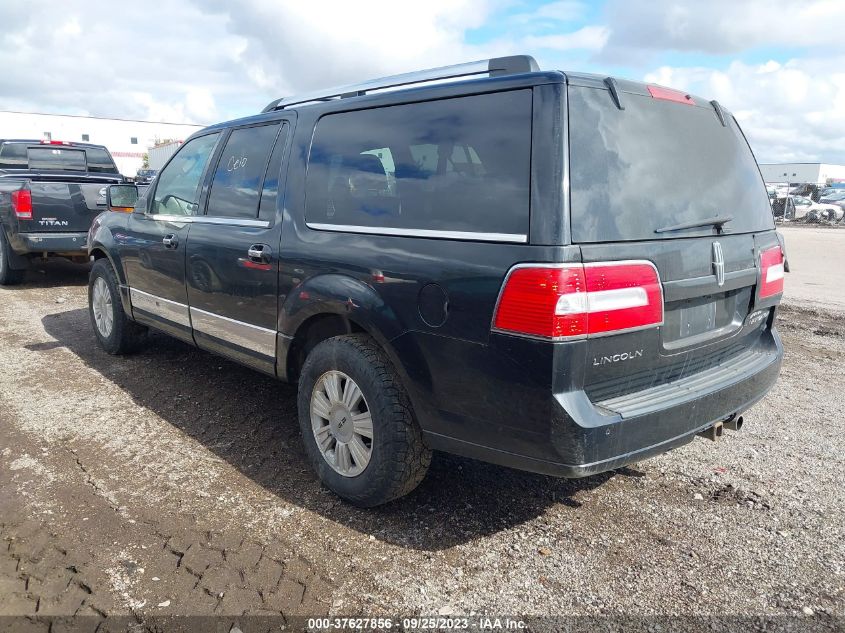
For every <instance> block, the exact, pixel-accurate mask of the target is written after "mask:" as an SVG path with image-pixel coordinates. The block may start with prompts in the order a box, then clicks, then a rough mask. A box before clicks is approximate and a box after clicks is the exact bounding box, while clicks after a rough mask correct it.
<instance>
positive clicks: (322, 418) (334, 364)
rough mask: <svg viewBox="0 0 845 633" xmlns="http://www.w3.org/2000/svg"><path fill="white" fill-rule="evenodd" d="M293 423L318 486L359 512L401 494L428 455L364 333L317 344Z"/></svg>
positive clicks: (405, 402) (392, 374)
mask: <svg viewBox="0 0 845 633" xmlns="http://www.w3.org/2000/svg"><path fill="white" fill-rule="evenodd" d="M298 404H299V426H300V428H301V429H302V438H303V440H304V442H305V449H306V452H307V453H308V458H309V461H310V462H311V465H312V466H313V467H314V470H316V471H317V475H318V476H319V477H320V481H322V482H323V484H325V485H326V486H327V487H328V488H330V489H331V490H332V491H333V492H335V493H336V494H337V495H338V496H340V497H343V498H344V499H346V500H347V501H349V502H350V503H352V504H354V505H357V506H360V507H372V506H377V505H379V504H382V503H387V502H388V501H390V500H392V499H396V498H397V497H401V496H403V495H406V494H408V493H409V492H411V491H412V490H413V489H414V488H416V487H417V486H418V485H419V483H420V482H421V481H422V480H423V477H425V474H426V472H427V471H428V466H429V464H430V463H431V450H429V448H428V447H427V446H426V445H425V444H424V443H423V439H422V433H421V431H420V428H419V426H418V425H417V422H416V420H415V419H414V414H413V411H412V409H411V402H410V400H409V399H408V394H407V393H406V392H405V388H404V387H403V385H402V383H401V381H400V379H399V376H398V375H397V373H396V370H395V369H394V368H393V366H392V365H391V363H390V361H389V360H388V358H387V357H386V356H385V354H384V352H383V351H382V350H381V349H380V348H379V347H378V346H377V345H376V344H375V343H374V342H373V340H372V339H371V338H370V337H368V336H366V335H364V334H349V335H345V336H337V337H334V338H330V339H328V340H326V341H323V342H322V343H320V344H319V345H317V346H316V347H315V348H314V349H313V350H311V353H310V354H308V357H307V358H306V360H305V364H304V366H303V367H302V373H301V375H300V380H299V394H298Z"/></svg>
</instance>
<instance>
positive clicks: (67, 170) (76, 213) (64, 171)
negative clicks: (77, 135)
mask: <svg viewBox="0 0 845 633" xmlns="http://www.w3.org/2000/svg"><path fill="white" fill-rule="evenodd" d="M0 170H2V172H0V173H2V175H3V177H4V178H10V179H15V178H20V179H21V180H24V181H28V182H26V183H25V184H24V188H25V189H28V190H29V192H30V196H31V207H32V214H31V215H32V217H31V219H30V218H26V217H25V216H20V215H19V216H18V221H19V226H20V232H21V233H46V232H50V233H54V232H60V233H82V232H87V231H88V229H89V228H90V227H91V222H92V221H93V219H94V217H95V216H96V215H98V214H99V213H100V212H102V211H104V210H105V204H106V198H105V187H106V186H108V185H109V184H115V183H119V182H121V181H122V180H123V178H122V177H121V176H120V174H119V173H118V171H117V168H116V167H115V165H114V162H113V161H112V159H111V156H110V155H109V153H108V152H107V151H106V150H105V148H102V147H91V146H85V145H81V146H78V145H74V144H70V143H60V142H53V143H46V142H45V143H40V144H34V143H4V144H3V148H2V154H0Z"/></svg>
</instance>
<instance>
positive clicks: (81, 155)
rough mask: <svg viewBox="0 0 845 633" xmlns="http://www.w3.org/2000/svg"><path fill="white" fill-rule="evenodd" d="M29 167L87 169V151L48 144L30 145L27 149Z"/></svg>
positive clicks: (66, 169)
mask: <svg viewBox="0 0 845 633" xmlns="http://www.w3.org/2000/svg"><path fill="white" fill-rule="evenodd" d="M26 153H27V157H28V158H29V168H30V169H34V170H38V169H54V170H60V171H85V152H84V151H83V150H81V149H66V148H64V147H56V146H53V145H47V146H45V147H30V148H28V149H27V150H26Z"/></svg>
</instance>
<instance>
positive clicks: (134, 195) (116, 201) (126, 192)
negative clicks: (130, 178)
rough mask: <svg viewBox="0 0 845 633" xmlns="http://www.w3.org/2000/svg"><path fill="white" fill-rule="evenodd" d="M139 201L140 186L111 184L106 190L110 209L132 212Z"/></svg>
mask: <svg viewBox="0 0 845 633" xmlns="http://www.w3.org/2000/svg"><path fill="white" fill-rule="evenodd" d="M136 202H138V187H136V186H135V185H110V186H109V188H108V189H107V190H106V206H107V207H108V209H109V211H115V212H117V213H132V211H134V210H135V203H136Z"/></svg>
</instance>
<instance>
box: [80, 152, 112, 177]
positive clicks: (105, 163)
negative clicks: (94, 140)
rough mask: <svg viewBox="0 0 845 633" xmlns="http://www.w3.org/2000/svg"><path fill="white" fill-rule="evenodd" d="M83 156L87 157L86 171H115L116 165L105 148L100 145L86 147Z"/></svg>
mask: <svg viewBox="0 0 845 633" xmlns="http://www.w3.org/2000/svg"><path fill="white" fill-rule="evenodd" d="M85 157H86V158H87V159H88V171H90V172H94V173H98V174H116V173H117V167H115V164H114V161H113V160H112V158H111V155H110V154H109V153H108V152H107V151H106V150H104V149H102V148H100V147H86V148H85Z"/></svg>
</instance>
